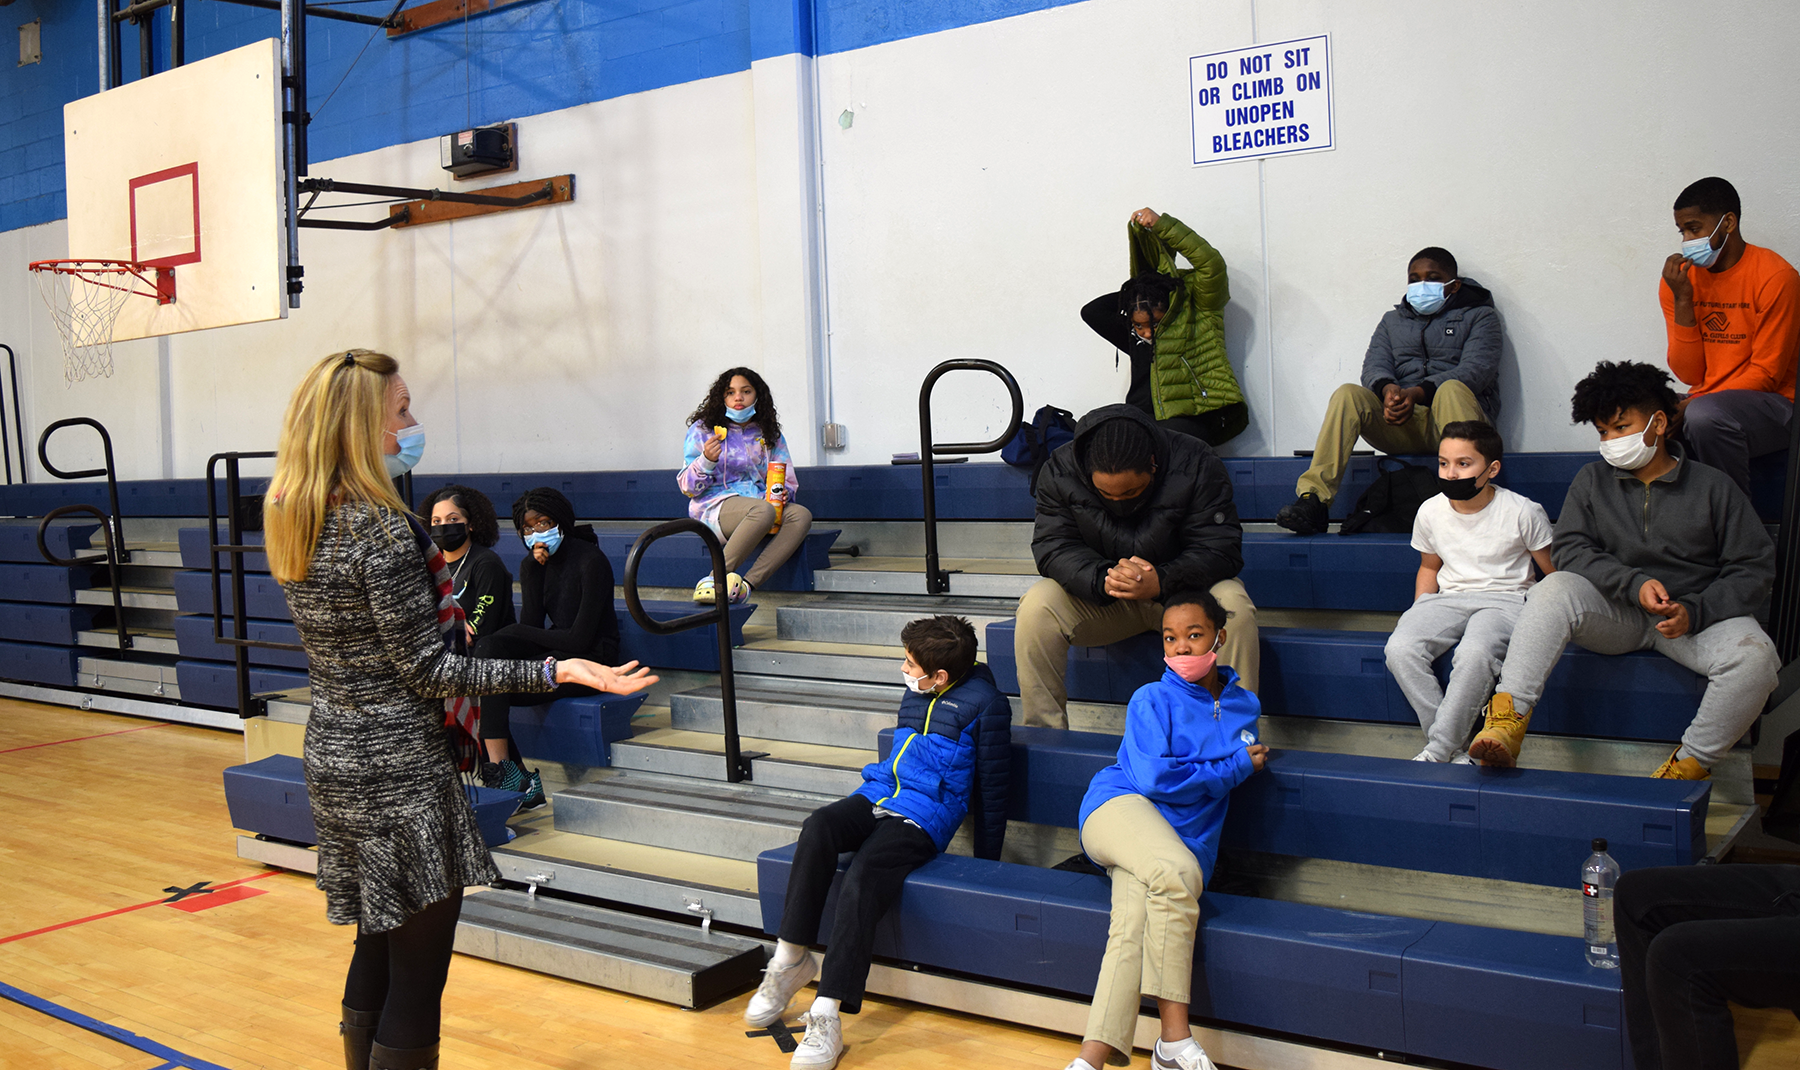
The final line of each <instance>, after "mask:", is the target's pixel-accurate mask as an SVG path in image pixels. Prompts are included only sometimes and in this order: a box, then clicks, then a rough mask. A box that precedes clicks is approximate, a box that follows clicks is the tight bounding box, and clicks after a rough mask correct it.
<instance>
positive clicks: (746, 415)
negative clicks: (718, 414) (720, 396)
mask: <svg viewBox="0 0 1800 1070" xmlns="http://www.w3.org/2000/svg"><path fill="white" fill-rule="evenodd" d="M755 415H756V406H755V405H746V406H744V407H743V408H741V409H734V408H732V407H731V406H729V405H727V406H725V418H726V419H727V420H730V421H731V422H732V423H734V424H741V423H743V422H744V421H745V420H748V419H750V418H751V417H752V416H755Z"/></svg>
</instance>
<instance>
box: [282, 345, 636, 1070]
mask: <svg viewBox="0 0 1800 1070" xmlns="http://www.w3.org/2000/svg"><path fill="white" fill-rule="evenodd" d="M423 439H424V434H423V429H422V428H421V427H420V426H419V424H418V421H417V420H415V419H414V418H413V414H412V410H411V396H410V395H409V394H408V393H407V389H406V383H405V381H404V380H402V379H401V378H400V366H399V363H398V362H397V361H395V360H394V359H393V358H392V357H389V356H387V355H385V354H381V353H374V352H371V351H369V350H366V349H353V350H350V351H348V352H345V353H336V354H333V355H332V356H330V357H327V358H325V359H324V360H322V361H320V362H319V363H318V364H317V365H315V366H314V367H313V368H312V370H311V371H310V372H308V373H307V376H306V378H305V379H304V380H303V381H302V382H301V384H300V386H299V388H298V389H297V390H295V391H294V396H293V399H292V400H291V401H290V402H289V403H288V410H287V415H286V417H285V419H284V421H283V423H282V429H281V443H280V448H279V451H278V453H277V456H276V462H275V475H274V478H273V479H272V480H271V481H270V484H269V491H268V496H267V499H266V504H265V506H264V531H265V535H266V542H267V550H268V556H269V566H270V570H271V571H272V572H273V573H274V575H275V579H276V580H277V581H278V582H280V584H281V586H282V590H283V591H284V592H285V593H286V595H287V601H288V606H289V608H290V609H291V610H292V611H293V615H294V623H295V624H296V625H298V627H299V630H300V640H301V642H302V643H303V644H304V645H305V647H306V654H307V658H308V661H309V663H310V670H311V677H312V681H311V682H312V699H313V707H312V714H311V716H310V717H309V719H308V721H307V725H306V783H307V789H308V791H309V793H310V795H311V798H312V811H313V820H314V822H315V823H316V824H317V826H318V831H319V878H318V883H319V888H320V889H322V890H323V891H324V892H325V900H326V916H327V917H328V918H329V919H330V920H331V921H332V922H333V923H335V924H339V925H355V926H356V950H355V953H354V954H353V955H352V956H351V960H350V969H349V973H348V976H347V978H346V979H345V984H344V1000H343V1003H344V1006H343V1022H342V1024H341V1026H340V1031H341V1032H342V1034H343V1037H344V1063H345V1067H346V1070H431V1068H435V1067H436V1066H437V1064H438V1057H437V1051H438V1023H439V1016H440V1004H441V1001H442V998H443V990H444V981H445V978H446V976H447V975H448V972H449V968H450V951H451V944H452V942H453V940H454V939H455V935H456V920H457V916H458V915H459V914H460V913H461V910H462V893H463V888H464V887H465V886H468V885H474V884H486V883H489V882H491V881H497V880H499V879H500V873H499V871H498V870H497V869H496V868H495V867H494V862H493V859H492V858H491V857H490V856H489V855H488V851H487V847H486V846H485V845H484V844H483V842H482V838H481V832H480V830H479V828H478V827H477V826H476V823H475V812H474V809H473V808H472V807H471V806H470V804H469V800H468V797H467V796H466V795H465V793H464V791H463V787H462V784H461V782H460V780H459V778H458V772H457V767H458V764H459V751H461V749H462V747H460V746H458V745H457V744H458V741H459V740H461V741H462V742H463V744H464V745H466V744H467V742H468V741H467V740H466V739H464V736H466V734H467V729H468V728H470V727H472V726H473V724H474V711H473V709H472V704H471V703H470V702H469V701H468V699H469V697H470V696H477V695H487V694H498V693H511V692H540V691H550V690H552V689H553V688H554V687H555V686H556V685H558V684H562V683H577V684H583V685H585V686H588V687H592V688H594V689H595V690H599V691H612V692H616V693H619V694H629V693H631V692H633V691H638V690H641V689H643V688H645V687H648V686H650V685H651V684H652V683H654V682H656V677H654V676H651V675H649V672H648V670H645V669H638V668H637V666H636V663H635V662H633V663H631V664H628V665H622V666H619V667H617V668H609V667H607V666H604V665H600V664H596V663H594V662H591V661H580V660H567V661H558V660H556V659H555V658H548V659H545V660H544V661H542V662H538V661H498V660H485V659H484V660H476V659H473V658H469V657H467V656H466V649H465V647H464V642H465V641H466V636H465V633H464V629H463V627H462V622H461V619H460V618H461V611H460V610H459V609H458V608H457V606H456V602H455V599H454V598H453V597H451V596H450V591H449V572H448V569H447V568H446V567H445V565H444V561H443V557H442V555H441V554H440V553H439V552H437V550H436V548H435V547H434V546H433V545H432V543H431V541H430V538H429V536H428V535H426V534H425V531H424V528H423V527H421V526H420V525H419V522H418V520H417V518H415V517H413V516H412V514H411V513H410V512H409V511H408V510H407V508H406V506H405V504H404V503H402V502H401V500H400V498H399V496H398V495H397V494H395V492H394V487H393V484H392V483H391V482H390V479H391V477H392V476H393V475H395V474H398V472H400V471H404V470H406V469H408V468H410V467H411V466H412V464H414V463H416V462H417V460H418V457H419V454H420V453H421V452H422V451H423V445H424V442H423ZM634 670H635V671H634ZM459 732H460V733H462V734H461V735H459V734H458V733H459Z"/></svg>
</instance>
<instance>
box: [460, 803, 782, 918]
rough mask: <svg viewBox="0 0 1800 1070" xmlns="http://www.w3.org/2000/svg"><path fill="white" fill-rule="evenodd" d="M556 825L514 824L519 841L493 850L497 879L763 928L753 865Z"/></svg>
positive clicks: (539, 814)
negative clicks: (560, 829)
mask: <svg viewBox="0 0 1800 1070" xmlns="http://www.w3.org/2000/svg"><path fill="white" fill-rule="evenodd" d="M554 820H555V817H554V814H553V813H551V808H546V809H542V810H538V811H536V812H534V813H531V814H526V815H522V816H515V817H514V818H513V820H512V822H511V828H512V830H513V832H515V833H516V834H517V838H515V839H514V840H513V841H512V842H511V843H508V844H505V845H503V846H500V847H496V848H494V849H493V856H494V864H495V865H497V866H499V867H500V873H501V875H502V876H504V877H505V878H506V879H507V880H509V881H517V882H518V883H520V884H538V885H542V886H543V887H545V888H548V889H551V890H553V891H555V892H558V893H560V894H562V895H579V896H587V897H589V898H592V899H605V900H608V901H610V902H614V903H623V904H626V905H628V906H634V907H644V908H646V909H649V910H660V911H665V912H669V913H681V912H684V911H685V912H694V913H698V912H700V911H711V912H712V915H713V917H714V919H715V920H718V921H722V922H727V923H729V924H732V925H749V926H760V925H761V920H762V914H761V907H760V906H759V905H758V901H757V898H756V865H755V863H752V862H745V861H743V860H741V859H736V858H718V857H715V856H712V855H704V854H696V853H694V852H692V851H686V850H680V849H676V848H668V847H654V846H650V845H647V844H641V843H627V842H625V841H624V840H613V839H606V838H604V837H600V836H583V835H578V834H576V833H572V832H558V831H556V829H555V827H554Z"/></svg>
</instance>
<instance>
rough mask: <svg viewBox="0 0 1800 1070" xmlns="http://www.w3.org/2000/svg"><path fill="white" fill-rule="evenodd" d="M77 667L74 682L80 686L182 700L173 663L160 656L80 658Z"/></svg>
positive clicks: (171, 660)
mask: <svg viewBox="0 0 1800 1070" xmlns="http://www.w3.org/2000/svg"><path fill="white" fill-rule="evenodd" d="M76 667H77V671H78V672H79V674H80V675H79V676H78V677H77V679H76V684H77V685H78V686H80V687H92V688H98V689H102V690H106V691H118V692H121V693H123V694H127V695H148V696H151V697H153V698H163V699H169V700H171V701H177V702H178V701H180V700H181V686H180V684H178V683H177V682H176V679H175V662H174V660H173V659H168V658H164V657H163V656H161V655H155V654H152V655H148V656H136V657H134V659H133V660H130V661H126V660H123V659H118V658H98V657H83V658H81V659H80V660H79V661H78V662H77V663H76Z"/></svg>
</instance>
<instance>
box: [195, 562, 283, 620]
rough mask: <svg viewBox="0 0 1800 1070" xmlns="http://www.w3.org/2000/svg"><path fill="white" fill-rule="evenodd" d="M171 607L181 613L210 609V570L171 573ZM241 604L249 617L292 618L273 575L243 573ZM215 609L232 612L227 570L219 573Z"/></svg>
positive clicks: (266, 618)
mask: <svg viewBox="0 0 1800 1070" xmlns="http://www.w3.org/2000/svg"><path fill="white" fill-rule="evenodd" d="M174 585H175V608H176V609H178V610H180V611H181V612H183V613H205V614H208V615H211V613H212V573H211V572H177V573H175V577H174ZM244 608H245V609H246V611H247V612H248V613H249V615H250V616H252V617H260V618H262V619H263V620H293V619H294V614H293V612H292V611H291V610H289V609H288V604H287V595H285V594H283V593H282V591H281V584H279V583H276V582H275V577H273V576H270V575H267V574H264V573H254V572H253V573H250V574H249V575H246V576H245V577H244ZM219 611H220V612H221V613H231V612H233V604H232V600H231V577H230V574H228V573H226V574H221V575H220V577H219Z"/></svg>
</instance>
